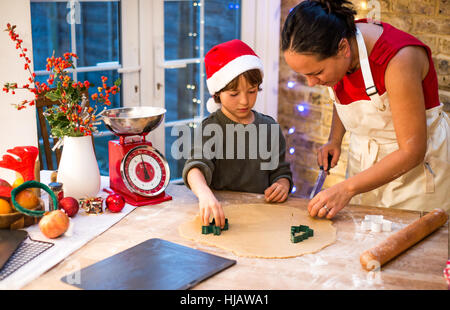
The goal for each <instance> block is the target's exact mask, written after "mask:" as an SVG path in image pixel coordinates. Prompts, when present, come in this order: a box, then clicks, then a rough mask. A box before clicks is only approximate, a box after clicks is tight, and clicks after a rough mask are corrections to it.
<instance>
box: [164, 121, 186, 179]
mask: <svg viewBox="0 0 450 310" xmlns="http://www.w3.org/2000/svg"><path fill="white" fill-rule="evenodd" d="M172 128H173V127H166V128H165V140H166V150H165V152H166V153H165V157H166V160H167V162H168V163H169V169H170V179H171V180H175V179H180V178H181V177H182V172H183V167H184V163H185V162H186V158H181V159H175V158H174V157H173V156H172V155H175V156H177V155H178V154H172V153H171V151H172V145H173V143H174V142H175V141H176V140H177V139H179V138H182V133H180V136H178V135H175V136H171V132H172ZM191 134H192V133H191ZM191 139H192V136H191ZM182 151H183V149H181V150H180V152H182Z"/></svg>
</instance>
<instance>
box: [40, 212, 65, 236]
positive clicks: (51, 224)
mask: <svg viewBox="0 0 450 310" xmlns="http://www.w3.org/2000/svg"><path fill="white" fill-rule="evenodd" d="M69 224H70V221H69V217H68V216H67V214H65V213H64V212H63V211H61V210H54V211H51V212H47V213H45V215H44V216H43V217H42V218H41V220H40V221H39V228H40V230H41V232H42V233H43V234H44V236H46V237H47V238H50V239H53V238H56V237H59V236H61V235H62V234H63V233H65V232H66V231H67V229H69Z"/></svg>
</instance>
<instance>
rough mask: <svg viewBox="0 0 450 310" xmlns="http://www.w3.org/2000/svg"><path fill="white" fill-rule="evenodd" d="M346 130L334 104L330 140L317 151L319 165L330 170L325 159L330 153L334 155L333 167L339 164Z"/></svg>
mask: <svg viewBox="0 0 450 310" xmlns="http://www.w3.org/2000/svg"><path fill="white" fill-rule="evenodd" d="M345 131H346V130H345V127H344V125H343V124H342V121H341V119H340V118H339V115H338V113H337V110H336V107H335V106H334V105H333V118H332V120H331V130H330V135H329V136H328V142H327V143H326V144H324V145H323V146H322V147H321V148H320V149H319V150H318V152H317V164H318V165H319V166H324V169H325V170H329V168H328V161H327V160H324V159H325V158H328V154H331V155H333V159H332V160H331V168H332V167H334V166H336V165H337V163H338V161H339V157H340V155H341V144H342V139H343V138H344V135H345Z"/></svg>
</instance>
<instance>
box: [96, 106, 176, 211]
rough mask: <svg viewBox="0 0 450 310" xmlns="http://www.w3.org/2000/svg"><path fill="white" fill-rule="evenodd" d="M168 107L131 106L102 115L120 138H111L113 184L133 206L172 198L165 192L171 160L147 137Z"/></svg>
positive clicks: (111, 176)
mask: <svg viewBox="0 0 450 310" xmlns="http://www.w3.org/2000/svg"><path fill="white" fill-rule="evenodd" d="M165 113H166V110H165V109H163V108H156V107H130V108H119V109H109V110H104V111H103V112H101V113H100V114H99V116H100V117H101V118H102V120H103V122H104V123H105V126H106V128H108V129H109V130H110V131H112V132H113V133H114V134H115V135H117V136H118V137H119V140H112V141H109V145H108V151H109V184H110V185H109V186H110V188H111V189H112V190H113V191H114V192H116V193H118V194H121V195H122V196H123V197H124V198H125V201H126V202H127V203H129V204H130V205H133V206H144V205H154V204H158V203H161V202H164V201H167V200H171V199H172V197H171V196H170V195H167V194H166V193H165V189H166V187H167V185H169V180H170V170H169V165H168V163H167V160H166V159H165V157H164V155H162V154H161V153H160V152H159V151H158V150H157V149H156V148H154V147H153V146H152V143H151V142H150V141H147V140H146V138H145V137H146V136H147V135H148V133H150V132H151V131H152V130H154V129H155V128H157V127H158V126H159V125H160V124H161V122H162V120H163V118H164V114H165Z"/></svg>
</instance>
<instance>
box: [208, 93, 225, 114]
mask: <svg viewBox="0 0 450 310" xmlns="http://www.w3.org/2000/svg"><path fill="white" fill-rule="evenodd" d="M221 106H222V105H221V104H220V103H217V102H216V101H214V98H213V97H211V98H209V99H208V101H207V102H206V109H207V110H208V112H209V113H214V112H216V111H217V110H219V109H220V107H221Z"/></svg>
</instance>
